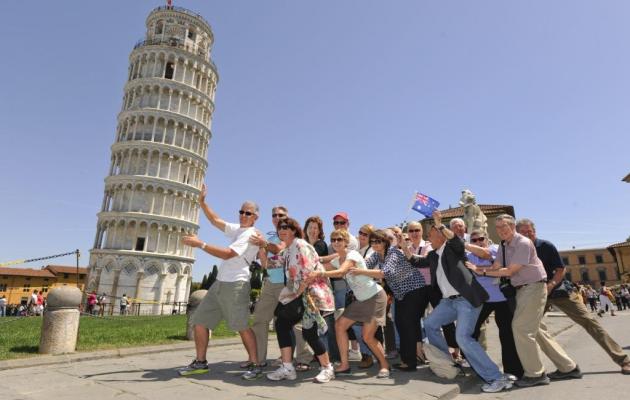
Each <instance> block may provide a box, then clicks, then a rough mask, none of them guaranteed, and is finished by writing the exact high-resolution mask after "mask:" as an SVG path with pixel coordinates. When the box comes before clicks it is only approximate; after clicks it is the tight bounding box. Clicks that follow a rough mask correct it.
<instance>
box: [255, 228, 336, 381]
mask: <svg viewBox="0 0 630 400" xmlns="http://www.w3.org/2000/svg"><path fill="white" fill-rule="evenodd" d="M278 236H279V237H280V240H282V241H283V242H284V243H285V244H286V249H285V250H284V251H283V253H282V255H283V257H284V260H285V277H286V284H285V287H284V288H283V289H282V291H281V292H280V298H279V302H280V303H281V304H285V305H286V304H288V303H290V302H291V301H293V300H295V299H297V298H299V297H300V296H301V301H302V302H303V304H304V314H303V315H302V316H301V317H297V318H295V319H292V320H290V319H286V318H285V317H283V316H282V314H279V315H278V317H277V318H276V335H277V338H278V346H279V347H280V355H281V358H282V365H281V366H280V367H279V368H278V369H277V370H275V371H273V372H271V373H269V374H267V378H269V379H270V380H273V381H279V380H283V379H288V380H294V379H295V378H296V372H295V367H294V366H293V362H292V353H293V351H292V349H291V329H292V328H293V326H294V325H295V324H297V323H299V322H302V336H303V337H304V339H305V340H306V342H307V343H308V344H309V346H310V347H311V348H312V349H313V352H314V353H315V356H316V357H317V359H318V361H319V363H320V365H321V368H320V372H319V374H318V375H317V376H316V377H315V382H318V383H326V382H329V381H330V380H332V379H334V378H335V371H334V369H333V366H332V364H331V363H330V359H329V357H328V352H327V351H326V344H325V342H324V340H323V339H322V336H323V335H324V334H325V333H326V330H327V326H326V322H325V321H324V318H323V316H325V315H327V314H330V313H332V312H333V311H334V310H335V301H334V298H333V294H332V291H331V290H330V286H329V283H328V279H326V278H317V279H314V280H312V281H309V282H307V281H306V277H307V276H308V275H309V274H310V273H311V272H314V271H323V270H324V268H323V267H322V265H321V264H320V263H319V256H318V255H317V252H316V251H315V249H314V248H313V246H311V245H310V244H309V243H308V242H307V241H306V240H304V239H303V236H304V235H303V233H302V229H301V228H300V225H299V224H298V222H297V221H296V220H294V219H293V218H287V219H284V220H282V221H281V222H280V223H279V224H278Z"/></svg>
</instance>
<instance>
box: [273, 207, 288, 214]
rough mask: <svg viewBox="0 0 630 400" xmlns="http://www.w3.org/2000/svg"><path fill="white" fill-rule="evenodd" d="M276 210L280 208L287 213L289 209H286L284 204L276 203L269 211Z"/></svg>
mask: <svg viewBox="0 0 630 400" xmlns="http://www.w3.org/2000/svg"><path fill="white" fill-rule="evenodd" d="M276 210H282V211H284V212H285V213H287V214H288V213H289V210H287V208H286V207H285V206H283V205H277V206H274V207H273V208H272V209H271V212H272V213H273V212H274V211H276Z"/></svg>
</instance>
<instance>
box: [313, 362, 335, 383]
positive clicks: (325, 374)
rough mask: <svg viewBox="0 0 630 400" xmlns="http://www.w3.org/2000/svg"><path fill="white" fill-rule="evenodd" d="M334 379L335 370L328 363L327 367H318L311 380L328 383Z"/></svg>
mask: <svg viewBox="0 0 630 400" xmlns="http://www.w3.org/2000/svg"><path fill="white" fill-rule="evenodd" d="M333 379H335V370H334V369H333V366H332V365H330V366H328V367H320V368H319V374H317V376H316V377H315V379H313V382H316V383H328V382H330V381H332V380H333Z"/></svg>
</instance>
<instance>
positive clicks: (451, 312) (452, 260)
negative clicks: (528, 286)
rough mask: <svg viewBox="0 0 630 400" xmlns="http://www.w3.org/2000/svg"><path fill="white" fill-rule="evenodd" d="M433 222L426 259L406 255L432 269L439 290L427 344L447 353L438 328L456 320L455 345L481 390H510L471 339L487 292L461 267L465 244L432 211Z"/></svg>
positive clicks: (433, 282)
mask: <svg viewBox="0 0 630 400" xmlns="http://www.w3.org/2000/svg"><path fill="white" fill-rule="evenodd" d="M433 220H434V221H435V224H434V225H433V226H432V227H431V229H430V230H429V241H430V242H431V246H432V247H433V250H432V251H431V252H430V253H429V254H428V255H427V256H426V257H421V256H418V255H414V254H411V252H409V253H407V254H406V256H407V257H408V259H409V262H410V263H411V264H412V265H414V266H416V267H419V268H430V269H431V285H433V286H437V287H439V288H440V291H441V292H442V300H441V301H440V303H439V304H438V306H437V307H436V308H435V309H434V310H433V312H432V313H431V314H429V316H428V317H427V318H426V319H425V320H424V329H425V331H426V334H427V339H428V340H429V343H430V344H432V345H433V346H435V347H437V348H438V349H440V350H442V351H443V352H445V353H446V354H449V353H448V345H447V344H446V340H445V339H444V336H443V335H442V332H441V327H442V325H446V324H448V323H451V322H453V321H457V323H456V328H455V338H456V340H457V344H458V345H459V347H460V348H461V350H462V351H463V353H464V354H465V355H466V359H467V360H468V362H469V363H470V365H471V366H472V368H473V369H474V370H475V372H477V374H478V375H479V376H480V377H481V378H482V379H483V380H484V381H486V384H485V385H483V386H482V387H481V389H482V390H483V391H484V392H492V393H494V392H500V391H502V390H504V389H509V388H511V387H512V382H511V381H510V379H508V377H507V376H506V375H504V374H502V373H501V371H500V370H499V367H497V365H496V364H495V363H494V362H493V361H492V360H491V359H490V357H489V356H488V354H487V353H486V352H485V351H484V350H483V348H482V347H481V345H480V344H479V343H478V342H477V341H476V340H475V339H473V332H474V329H475V324H476V323H477V318H478V317H479V312H480V311H481V305H482V304H483V302H484V301H486V300H487V299H488V293H486V291H485V289H484V288H483V287H482V286H481V284H479V282H477V280H476V279H475V277H474V275H473V273H472V272H471V271H470V270H469V269H468V268H467V267H466V265H464V262H465V261H466V251H465V249H464V242H463V241H462V240H461V239H460V238H459V237H457V236H455V234H454V233H453V232H452V231H451V230H450V229H448V228H447V227H446V226H444V225H443V224H442V215H441V214H440V212H439V211H437V210H436V211H434V212H433ZM403 247H404V246H403Z"/></svg>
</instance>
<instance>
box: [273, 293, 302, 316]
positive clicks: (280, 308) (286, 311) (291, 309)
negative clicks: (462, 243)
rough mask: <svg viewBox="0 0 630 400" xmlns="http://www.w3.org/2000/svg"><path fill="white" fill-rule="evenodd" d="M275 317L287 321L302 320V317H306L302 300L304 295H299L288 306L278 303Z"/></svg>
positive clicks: (274, 313)
mask: <svg viewBox="0 0 630 400" xmlns="http://www.w3.org/2000/svg"><path fill="white" fill-rule="evenodd" d="M273 315H275V316H276V317H277V318H282V319H284V320H287V321H295V320H299V319H302V315H304V301H303V300H302V295H299V296H298V297H296V298H295V299H293V300H291V301H290V302H288V303H287V304H282V303H280V302H278V305H277V306H276V309H275V310H274V312H273Z"/></svg>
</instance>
